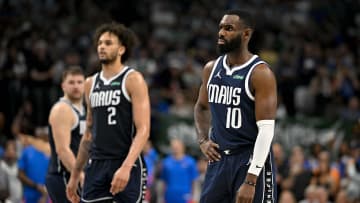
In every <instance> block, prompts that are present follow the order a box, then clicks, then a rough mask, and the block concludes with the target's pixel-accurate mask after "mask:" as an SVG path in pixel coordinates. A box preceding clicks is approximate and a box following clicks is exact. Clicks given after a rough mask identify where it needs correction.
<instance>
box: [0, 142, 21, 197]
mask: <svg viewBox="0 0 360 203" xmlns="http://www.w3.org/2000/svg"><path fill="white" fill-rule="evenodd" d="M0 171H3V172H5V174H6V175H7V177H8V180H9V197H8V200H9V201H11V202H12V203H20V202H21V201H22V188H21V187H22V185H21V182H20V181H19V179H18V177H17V176H18V166H17V153H16V143H15V141H14V140H8V141H7V142H6V145H5V153H4V156H3V159H0ZM0 185H1V184H0Z"/></svg>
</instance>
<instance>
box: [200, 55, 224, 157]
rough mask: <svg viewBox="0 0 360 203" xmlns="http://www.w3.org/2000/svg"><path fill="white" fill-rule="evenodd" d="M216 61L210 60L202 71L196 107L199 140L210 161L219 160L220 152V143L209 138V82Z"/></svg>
mask: <svg viewBox="0 0 360 203" xmlns="http://www.w3.org/2000/svg"><path fill="white" fill-rule="evenodd" d="M214 63H215V61H210V62H208V63H207V64H206V65H205V67H204V69H203V73H202V84H201V86H200V90H199V96H198V99H197V101H196V104H195V108H194V120H195V128H196V133H197V136H198V142H199V145H200V149H201V151H202V152H203V153H204V155H205V156H206V157H207V158H208V159H209V160H210V161H219V160H220V154H219V153H218V151H217V149H218V148H219V145H218V144H216V143H214V142H213V141H211V140H210V139H209V136H208V134H209V129H210V121H211V114H210V108H209V102H208V92H207V87H206V86H207V83H208V80H209V77H210V74H211V71H212V69H213V66H214Z"/></svg>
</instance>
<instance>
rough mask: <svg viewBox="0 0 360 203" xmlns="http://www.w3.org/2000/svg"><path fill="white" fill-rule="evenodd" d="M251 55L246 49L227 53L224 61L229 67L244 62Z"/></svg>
mask: <svg viewBox="0 0 360 203" xmlns="http://www.w3.org/2000/svg"><path fill="white" fill-rule="evenodd" d="M252 56H253V54H252V53H250V52H249V51H248V50H247V49H243V50H240V51H236V52H230V53H227V60H226V63H227V64H228V66H229V67H230V68H232V67H234V66H240V65H242V64H244V63H246V62H247V61H248V60H249V59H250V58H251V57H252Z"/></svg>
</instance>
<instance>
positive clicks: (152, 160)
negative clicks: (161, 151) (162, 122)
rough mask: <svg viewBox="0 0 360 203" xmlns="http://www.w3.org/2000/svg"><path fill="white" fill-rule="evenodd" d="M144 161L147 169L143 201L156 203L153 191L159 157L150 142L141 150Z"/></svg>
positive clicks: (154, 191)
mask: <svg viewBox="0 0 360 203" xmlns="http://www.w3.org/2000/svg"><path fill="white" fill-rule="evenodd" d="M143 155H144V160H145V163H146V169H147V175H148V177H147V182H146V184H147V190H146V195H145V200H147V201H149V202H154V201H156V190H155V187H154V186H155V184H154V183H155V176H156V165H157V163H158V161H159V155H158V153H157V151H156V150H155V148H154V147H153V145H152V142H151V141H150V140H148V141H147V143H146V145H145V147H144V149H143Z"/></svg>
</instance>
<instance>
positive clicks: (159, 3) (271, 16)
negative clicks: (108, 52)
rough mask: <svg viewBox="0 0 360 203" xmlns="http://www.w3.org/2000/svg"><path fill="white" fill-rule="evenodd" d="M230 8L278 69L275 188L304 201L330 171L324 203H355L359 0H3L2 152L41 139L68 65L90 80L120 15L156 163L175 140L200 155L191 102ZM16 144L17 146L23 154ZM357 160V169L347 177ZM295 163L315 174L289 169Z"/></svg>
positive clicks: (359, 145) (359, 187) (359, 133)
mask: <svg viewBox="0 0 360 203" xmlns="http://www.w3.org/2000/svg"><path fill="white" fill-rule="evenodd" d="M232 8H241V9H245V10H248V11H250V12H252V13H253V14H254V16H255V17H256V31H255V33H254V35H253V39H252V41H251V43H250V50H251V51H252V52H253V53H256V54H258V55H259V56H260V57H262V58H263V59H264V60H265V61H267V62H268V63H269V65H270V66H271V68H272V70H273V71H274V73H275V74H276V78H277V82H278V93H279V98H278V100H279V106H278V113H277V125H276V132H275V138H274V143H276V144H277V145H276V146H277V147H279V148H280V149H281V150H280V151H282V152H283V153H282V154H281V153H280V152H279V154H278V155H277V156H278V159H279V160H277V162H279V164H278V165H279V169H278V175H279V177H281V178H280V179H279V180H278V184H279V190H280V192H281V191H285V192H283V193H284V196H285V195H286V194H287V193H286V192H288V191H290V192H289V193H290V196H291V195H293V196H294V198H295V199H296V201H297V202H299V201H300V200H303V199H306V195H305V189H306V188H308V185H311V184H313V185H317V186H319V185H320V186H321V184H323V183H322V182H321V181H320V182H319V181H317V179H321V178H320V177H324V178H325V177H326V178H325V179H329V182H331V183H329V185H330V186H328V185H326V184H325V183H324V187H325V189H326V195H328V197H329V201H332V202H346V201H347V202H356V201H359V197H360V120H359V119H360V103H359V99H360V2H359V1H357V0H341V1H325V0H316V1H310V0H299V1H295V0H255V1H250V0H244V1H240V0H238V1H236V0H223V1H207V0H196V1H191V0H181V1H165V0H132V1H100V0H88V1H71V0H63V1H56V0H32V1H31V0H11V1H10V0H0V93H1V96H0V141H1V142H0V144H1V147H0V152H2V153H1V154H3V151H4V148H5V145H6V142H7V140H16V141H19V139H20V138H19V137H20V135H21V134H29V135H32V136H35V137H37V136H38V134H43V133H45V134H46V131H44V129H46V128H44V127H45V126H46V125H47V116H48V113H49V110H50V107H51V105H52V104H53V103H54V102H55V101H56V100H57V99H58V97H60V96H61V89H60V85H59V84H60V80H61V72H62V71H63V70H64V69H66V68H67V67H69V66H73V65H78V66H81V67H82V68H83V70H84V71H85V72H86V75H87V76H89V75H91V74H92V73H94V72H96V71H98V70H99V67H100V66H99V63H98V60H97V55H96V52H95V48H94V46H93V41H92V35H93V34H94V30H95V28H96V27H97V26H98V25H100V24H101V23H104V22H111V21H117V22H121V23H124V24H125V25H127V26H129V27H131V28H132V29H133V30H134V31H135V33H136V34H137V35H138V37H139V41H140V43H139V46H138V47H137V49H136V50H135V51H134V53H133V58H132V59H131V60H130V61H128V63H127V64H128V65H130V66H133V67H135V68H137V69H138V70H139V71H141V72H142V73H143V74H144V76H145V79H146V81H147V83H148V85H149V87H150V96H151V107H152V131H151V141H152V142H153V145H154V150H156V151H157V153H158V158H157V159H156V161H155V163H154V165H155V166H157V164H159V165H161V159H162V157H164V156H166V155H167V154H169V153H171V148H170V147H169V145H168V141H169V140H170V139H171V138H174V137H177V138H181V139H182V140H183V141H184V143H185V145H186V146H187V152H188V153H189V154H190V155H192V156H193V157H195V158H197V159H199V160H201V158H202V157H201V154H200V151H199V148H198V145H197V143H196V135H195V129H194V124H193V106H194V102H195V100H196V97H197V93H198V88H199V85H200V83H201V71H202V68H203V66H204V64H205V63H206V62H207V61H209V60H212V59H215V58H216V57H217V53H216V37H217V30H218V23H219V20H220V18H221V16H222V14H223V12H224V11H225V10H227V9H232ZM21 148H22V147H21V143H20V142H19V143H18V148H17V151H18V156H21ZM299 153H300V155H299ZM301 154H303V158H301V156H302V155H301ZM322 154H327V155H326V156H329V160H328V162H327V163H326V165H327V166H326V167H325V168H326V170H324V171H322V170H321V169H319V166H320V165H321V164H320V163H321V158H322V157H323V156H322ZM297 156H300V158H299V157H297ZM324 156H325V155H324ZM326 156H325V157H326ZM299 159H300V160H299ZM349 160H350V161H349ZM353 162H354V163H355V171H354V173H352V171H350V172H349V168H352V165H351V164H352V163H353ZM295 163H301V164H300V165H301V168H302V170H301V171H305V172H309V173H308V175H307V173H305V172H304V173H302V172H298V171H296V169H292V167H293V166H294V165H296V164H295ZM350 165H351V166H350ZM281 167H282V168H281ZM294 171H295V172H294ZM154 177H155V179H156V178H157V175H156V173H155V175H154ZM304 177H305V178H304ZM306 178H308V179H309V180H308V181H304V180H305V179H306ZM290 179H291V180H294V179H295V182H294V181H293V182H292V184H290V183H289V182H290V181H289V180H290ZM296 181H299V182H301V183H297V182H296ZM154 182H156V181H154ZM325 185H326V186H325ZM319 193H320V192H319ZM281 194H282V193H280V196H281ZM344 194H346V195H345V196H347V197H348V198H345V197H342V196H341V195H344ZM317 195H319V196H321V194H317ZM326 195H325V196H326ZM153 196H155V194H153ZM339 196H341V197H339ZM319 198H320V197H319ZM157 199H161V197H158V198H157ZM280 200H281V198H280ZM194 201H196V200H194ZM153 202H154V201H153ZM285 202H287V201H285Z"/></svg>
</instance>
